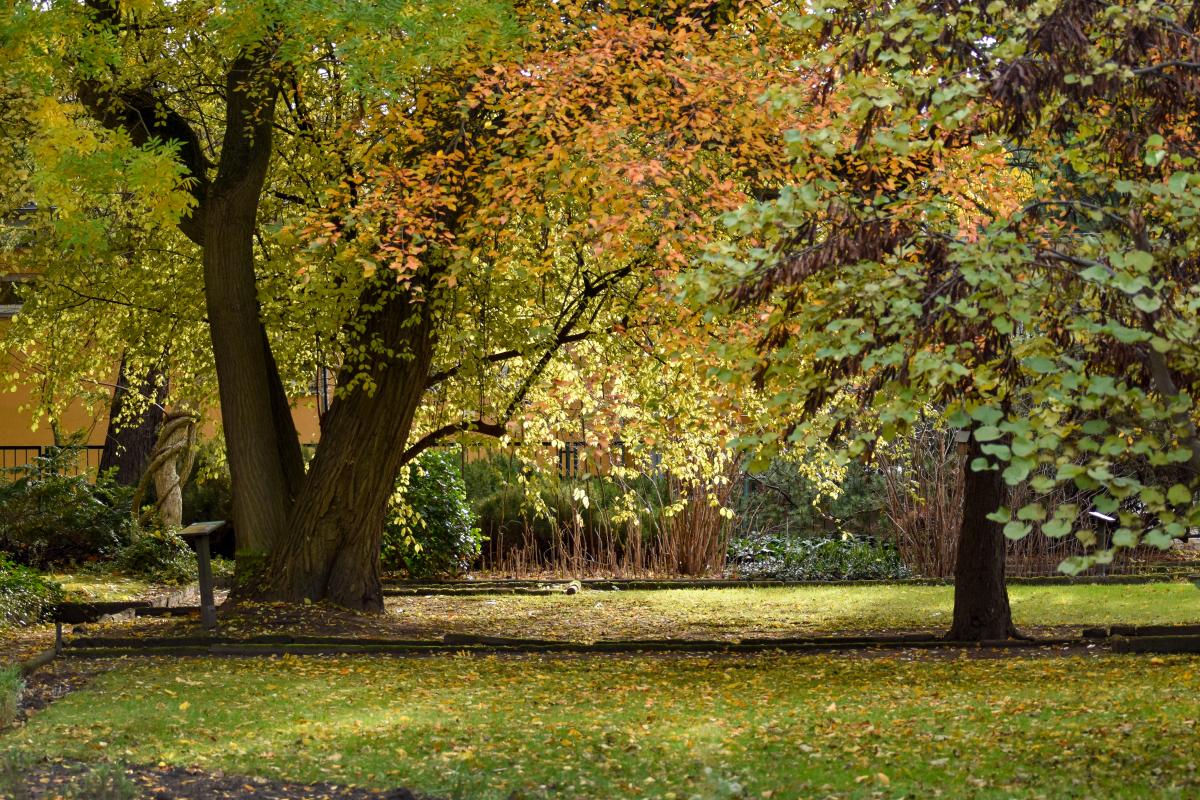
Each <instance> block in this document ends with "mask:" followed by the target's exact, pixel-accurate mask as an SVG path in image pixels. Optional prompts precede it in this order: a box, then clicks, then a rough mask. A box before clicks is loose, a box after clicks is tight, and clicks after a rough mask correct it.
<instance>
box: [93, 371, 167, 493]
mask: <svg viewBox="0 0 1200 800" xmlns="http://www.w3.org/2000/svg"><path fill="white" fill-rule="evenodd" d="M131 392H134V393H137V394H138V395H140V396H141V397H143V398H146V399H148V400H149V401H150V405H149V406H148V407H147V408H146V410H145V411H144V412H143V413H142V414H140V415H139V416H137V417H136V418H135V419H129V418H128V414H127V412H126V410H125V409H126V407H127V406H128V405H129V402H130V400H131V398H130V396H129V395H130V393H131ZM166 397H167V385H166V382H165V381H163V380H162V376H161V373H159V372H158V371H152V372H151V373H150V374H149V375H147V376H146V378H145V379H144V380H143V381H142V382H141V383H140V384H139V385H138V386H136V387H131V386H130V385H129V375H128V374H127V372H126V364H125V357H124V356H122V357H121V368H120V370H118V372H117V386H116V388H115V389H114V390H113V399H112V404H111V405H110V406H109V409H108V432H107V433H106V434H105V436H104V452H103V453H102V454H101V456H100V471H101V472H107V471H108V470H115V472H114V473H113V477H114V479H115V480H116V481H117V483H119V484H121V485H122V486H136V485H137V483H138V481H139V480H141V478H142V473H143V472H145V471H146V466H147V465H149V463H150V453H151V451H152V450H154V443H155V441H157V439H158V428H159V426H160V425H162V421H163V414H164V413H165V412H164V410H163V405H162V404H163V403H164V402H165V401H166Z"/></svg>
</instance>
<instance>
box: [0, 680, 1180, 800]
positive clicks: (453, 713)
mask: <svg viewBox="0 0 1200 800" xmlns="http://www.w3.org/2000/svg"><path fill="white" fill-rule="evenodd" d="M1198 669H1200V659H1196V658H1185V657H1170V658H1162V659H1153V660H1151V659H1148V658H1135V657H1115V656H1110V657H1103V658H1034V659H1013V660H1008V661H992V660H965V659H964V660H959V659H953V660H948V661H939V660H933V661H930V660H922V661H911V660H904V659H899V658H885V659H862V658H856V657H852V656H851V657H847V656H771V657H760V658H745V657H712V658H699V657H669V658H653V657H638V658H618V657H591V658H566V657H562V658H551V657H544V658H540V657H509V658H496V657H493V658H468V657H460V658H423V659H387V658H341V659H297V658H283V659H274V660H258V659H256V660H198V661H176V662H161V663H153V662H151V663H147V662H142V663H139V664H132V665H128V666H122V667H120V668H118V669H117V670H115V671H113V672H110V673H108V674H106V675H104V676H102V677H100V678H98V679H97V680H96V681H95V683H94V684H92V685H91V687H90V688H88V689H85V690H83V691H80V692H77V693H75V694H72V695H69V696H68V697H66V698H65V699H63V700H61V701H59V702H57V703H55V704H54V705H52V706H51V707H50V708H49V709H48V710H47V711H45V712H43V713H41V714H39V715H37V716H36V717H35V718H34V719H33V720H32V721H31V723H30V724H29V726H28V727H27V728H26V729H24V730H22V731H19V732H15V733H13V734H10V735H9V736H8V737H7V740H6V744H7V745H8V746H9V747H10V748H17V749H20V750H23V751H26V752H30V753H38V754H45V755H47V756H49V757H52V758H53V757H59V756H62V757H68V758H79V759H85V760H97V759H122V760H126V761H132V762H140V763H158V762H159V761H165V762H168V763H171V764H180V765H198V766H202V767H207V768H211V769H218V768H219V769H222V770H224V771H226V772H230V773H241V774H250V775H264V776H269V777H280V778H287V779H293V780H301V781H306V782H307V781H317V780H336V781H341V782H353V783H359V784H365V785H369V786H376V787H381V788H383V787H388V786H396V785H405V786H409V787H410V788H414V789H418V790H422V791H426V792H430V793H434V794H437V795H442V796H447V797H456V798H457V797H462V798H508V797H510V796H515V797H543V796H545V797H551V796H553V797H604V798H641V797H647V798H663V799H664V800H666V799H667V798H689V797H697V796H698V797H701V798H706V799H707V798H713V797H772V796H773V797H812V796H836V797H875V796H880V797H901V796H907V797H929V796H933V795H934V794H935V793H936V792H937V791H940V792H941V793H942V794H943V796H948V797H997V798H999V797H1022V798H1024V797H1030V798H1032V797H1049V798H1061V797H1148V796H1153V797H1162V796H1179V797H1188V796H1195V794H1196V792H1197V791H1200V775H1198V774H1197V771H1196V770H1197V767H1196V764H1195V759H1194V746H1195V742H1196V741H1197V735H1198V734H1197V731H1196V720H1197V719H1198V718H1200V691H1198V690H1200V680H1198V678H1197V671H1198ZM764 793H773V794H764Z"/></svg>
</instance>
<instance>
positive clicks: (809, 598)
mask: <svg viewBox="0 0 1200 800" xmlns="http://www.w3.org/2000/svg"><path fill="white" fill-rule="evenodd" d="M1009 596H1010V599H1011V603H1012V608H1013V616H1014V618H1015V620H1016V623H1017V625H1018V626H1021V627H1024V628H1028V629H1035V630H1036V629H1039V628H1061V627H1083V626H1087V625H1111V624H1127V625H1128V624H1133V625H1149V624H1176V623H1197V622H1200V591H1197V589H1196V587H1194V586H1193V585H1192V584H1190V583H1182V582H1177V583H1153V584H1133V585H1074V586H1010V587H1009ZM952 608H953V589H952V588H951V587H949V586H828V587H826V586H817V587H797V588H760V589H746V588H738V589H672V590H662V591H628V592H600V591H583V592H580V593H579V594H576V595H550V596H529V595H493V596H488V595H474V596H465V597H447V596H433V597H399V598H392V599H390V600H389V602H388V610H389V611H391V612H392V614H393V616H394V617H397V618H398V619H397V620H396V622H398V623H404V624H406V625H408V626H411V628H412V629H413V630H414V631H416V632H424V633H426V634H437V633H443V632H455V633H482V634H490V635H497V636H534V637H545V638H558V639H580V640H594V639H604V638H610V639H611V638H624V637H631V638H632V637H692V638H707V637H713V638H738V637H742V636H784V635H804V634H813V633H818V634H820V633H832V632H843V631H883V630H939V629H944V628H947V627H949V624H950V617H951V610H952Z"/></svg>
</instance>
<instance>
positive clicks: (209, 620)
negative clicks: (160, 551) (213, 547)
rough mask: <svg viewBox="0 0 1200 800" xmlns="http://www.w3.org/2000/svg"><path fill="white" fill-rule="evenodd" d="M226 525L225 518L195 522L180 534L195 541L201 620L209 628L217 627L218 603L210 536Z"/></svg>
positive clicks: (188, 539)
mask: <svg viewBox="0 0 1200 800" xmlns="http://www.w3.org/2000/svg"><path fill="white" fill-rule="evenodd" d="M224 527H225V520H214V521H212V522H193V523H192V524H191V525H188V526H187V527H186V528H184V529H183V530H182V531H180V532H179V535H180V536H182V537H183V538H184V539H185V540H187V541H190V542H194V543H195V547H196V561H197V562H198V565H199V567H200V570H199V571H200V622H201V623H202V624H203V625H204V627H205V628H207V629H208V630H210V631H211V630H213V629H214V628H216V627H217V603H216V600H215V599H214V597H213V575H212V553H211V551H210V549H209V537H210V536H212V535H213V534H214V533H216V532H217V531H219V530H220V529H221V528H224Z"/></svg>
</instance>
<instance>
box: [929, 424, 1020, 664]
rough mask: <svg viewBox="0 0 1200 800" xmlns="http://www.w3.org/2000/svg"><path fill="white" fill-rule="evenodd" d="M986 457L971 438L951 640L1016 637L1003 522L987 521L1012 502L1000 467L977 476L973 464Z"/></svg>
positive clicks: (965, 473) (960, 532)
mask: <svg viewBox="0 0 1200 800" xmlns="http://www.w3.org/2000/svg"><path fill="white" fill-rule="evenodd" d="M982 455H983V452H982V450H980V446H979V442H977V441H976V440H975V439H974V437H973V436H972V438H971V444H970V449H969V452H968V455H967V463H966V465H965V466H964V467H963V470H964V476H963V478H964V486H963V514H962V526H961V528H960V529H959V536H958V556H957V561H956V562H955V566H954V621H953V623H952V625H951V627H950V632H949V633H948V634H947V635H946V638H947V639H949V640H952V641H961V642H978V641H984V640H990V639H1007V638H1009V637H1010V636H1017V635H1018V634H1017V630H1016V628H1015V627H1013V623H1012V610H1011V609H1010V608H1009V604H1008V586H1007V585H1006V584H1005V576H1004V563H1005V538H1004V530H1003V527H1002V526H1001V525H1000V523H998V522H995V521H993V520H990V519H988V514H991V513H992V512H994V511H996V510H998V509H999V508H1000V507H1001V506H1003V505H1004V504H1005V502H1006V501H1007V498H1008V487H1007V485H1006V484H1005V482H1004V478H1003V477H1002V476H1001V474H1000V471H999V470H998V469H989V470H985V471H982V472H976V471H975V470H973V469H971V462H972V461H973V460H975V459H976V458H978V457H980V456H982Z"/></svg>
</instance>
